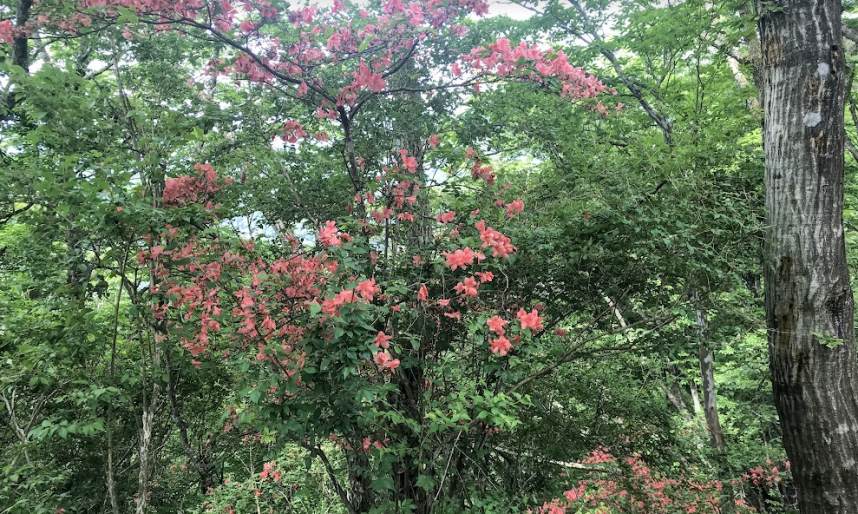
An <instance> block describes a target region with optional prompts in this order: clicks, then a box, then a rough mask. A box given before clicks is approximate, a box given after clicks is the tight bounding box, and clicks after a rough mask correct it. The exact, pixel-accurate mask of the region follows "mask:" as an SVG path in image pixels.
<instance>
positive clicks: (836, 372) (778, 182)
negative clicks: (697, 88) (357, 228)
mask: <svg viewBox="0 0 858 514" xmlns="http://www.w3.org/2000/svg"><path fill="white" fill-rule="evenodd" d="M757 10H758V14H759V16H760V22H759V28H760V40H761V49H762V80H763V88H762V89H763V98H764V112H765V130H764V135H763V143H764V146H765V151H766V207H767V211H768V213H767V216H768V220H767V226H768V234H767V238H766V252H765V253H766V277H765V278H766V282H765V290H766V322H767V326H768V330H769V336H768V338H769V362H770V368H771V376H772V385H773V389H774V395H775V401H776V404H777V409H778V415H779V417H780V420H781V425H782V427H783V433H784V446H785V447H786V450H787V454H788V456H789V458H790V462H791V463H792V469H793V474H794V477H795V484H796V489H797V491H798V497H799V508H800V510H801V512H802V513H803V514H815V513H826V514H831V513H847V512H848V513H855V512H858V462H856V459H858V368H856V351H855V334H854V319H853V317H854V310H853V299H852V289H851V287H850V285H849V274H848V269H847V264H846V247H845V244H844V239H843V152H844V127H843V113H844V87H843V86H844V81H845V80H846V76H845V75H846V74H845V70H844V56H843V45H842V42H841V20H840V16H841V13H842V5H841V2H840V1H836V0H815V1H798V0H783V1H779V2H768V1H763V0H757Z"/></svg>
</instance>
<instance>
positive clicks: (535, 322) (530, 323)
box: [516, 309, 543, 332]
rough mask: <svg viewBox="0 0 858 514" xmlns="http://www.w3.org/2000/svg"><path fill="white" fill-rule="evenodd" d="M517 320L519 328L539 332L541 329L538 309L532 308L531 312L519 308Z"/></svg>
mask: <svg viewBox="0 0 858 514" xmlns="http://www.w3.org/2000/svg"><path fill="white" fill-rule="evenodd" d="M516 317H517V318H518V320H519V321H520V322H521V329H522V330H525V329H528V328H529V329H530V330H532V331H534V332H539V331H540V330H542V319H543V318H542V317H540V316H539V311H537V310H536V309H533V310H532V311H531V312H529V313H528V312H527V311H525V310H524V309H519V311H518V314H517V315H516Z"/></svg>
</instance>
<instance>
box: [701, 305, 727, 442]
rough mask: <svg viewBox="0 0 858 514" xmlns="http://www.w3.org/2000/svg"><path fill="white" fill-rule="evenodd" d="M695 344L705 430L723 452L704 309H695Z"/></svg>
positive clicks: (713, 355)
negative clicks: (701, 387) (701, 386)
mask: <svg viewBox="0 0 858 514" xmlns="http://www.w3.org/2000/svg"><path fill="white" fill-rule="evenodd" d="M696 318H697V344H698V361H699V363H700V379H701V383H702V385H703V414H704V415H705V416H706V430H707V431H708V432H709V439H710V440H711V442H712V446H713V447H714V448H715V449H716V450H718V451H719V452H721V453H723V452H724V431H723V430H721V418H720V417H719V416H718V400H717V398H718V397H717V396H716V394H715V353H714V352H713V351H712V347H711V346H709V316H708V313H707V312H706V310H705V309H697V312H696Z"/></svg>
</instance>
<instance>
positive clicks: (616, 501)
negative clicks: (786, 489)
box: [535, 448, 785, 514]
mask: <svg viewBox="0 0 858 514" xmlns="http://www.w3.org/2000/svg"><path fill="white" fill-rule="evenodd" d="M580 464H582V465H583V466H582V467H583V468H584V469H587V468H589V469H590V471H587V472H586V475H587V477H586V478H583V479H580V480H578V482H577V484H575V485H574V487H572V488H570V489H568V490H566V491H565V492H564V493H563V498H559V499H556V500H554V501H551V502H546V503H545V504H543V505H542V506H541V507H539V508H538V509H536V510H535V512H537V513H539V514H566V513H569V512H594V513H605V514H607V513H664V514H668V513H670V514H673V513H676V514H686V513H708V514H719V513H722V512H734V513H752V512H767V509H768V507H769V505H768V504H767V503H766V502H761V501H760V498H761V497H768V498H770V499H772V500H774V499H775V498H778V499H780V498H779V497H780V493H779V491H778V485H779V484H780V482H781V480H782V478H783V477H784V476H785V475H784V474H783V473H779V471H778V467H777V466H776V465H773V464H772V463H771V461H769V462H767V463H766V467H765V468H764V467H763V466H758V467H757V468H754V469H752V470H749V472H748V473H746V474H745V475H744V477H743V479H742V480H739V479H735V480H732V481H730V482H728V483H726V484H725V483H724V482H722V481H720V480H715V479H711V478H707V477H706V476H705V475H701V474H700V473H697V472H693V470H690V471H689V472H686V471H683V470H678V471H674V472H672V473H664V472H659V471H657V470H654V469H652V468H651V467H650V466H648V465H647V463H646V462H645V461H643V460H642V459H641V458H640V456H639V455H632V456H629V457H626V458H618V457H616V456H615V455H613V454H612V453H611V451H610V450H609V449H608V448H600V449H597V450H594V451H593V452H591V453H590V454H589V455H588V456H587V457H586V458H584V459H582V460H581V461H580ZM749 496H750V497H751V498H749Z"/></svg>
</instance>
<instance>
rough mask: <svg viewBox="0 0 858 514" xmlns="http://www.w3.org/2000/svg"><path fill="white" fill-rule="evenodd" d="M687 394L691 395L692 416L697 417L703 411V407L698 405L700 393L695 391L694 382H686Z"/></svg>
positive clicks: (695, 385)
mask: <svg viewBox="0 0 858 514" xmlns="http://www.w3.org/2000/svg"><path fill="white" fill-rule="evenodd" d="M688 392H689V393H690V394H691V403H692V405H694V415H695V416H699V415H700V412H702V411H703V405H702V404H701V403H700V393H699V392H698V391H697V383H696V382H695V381H694V380H690V381H689V382H688Z"/></svg>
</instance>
